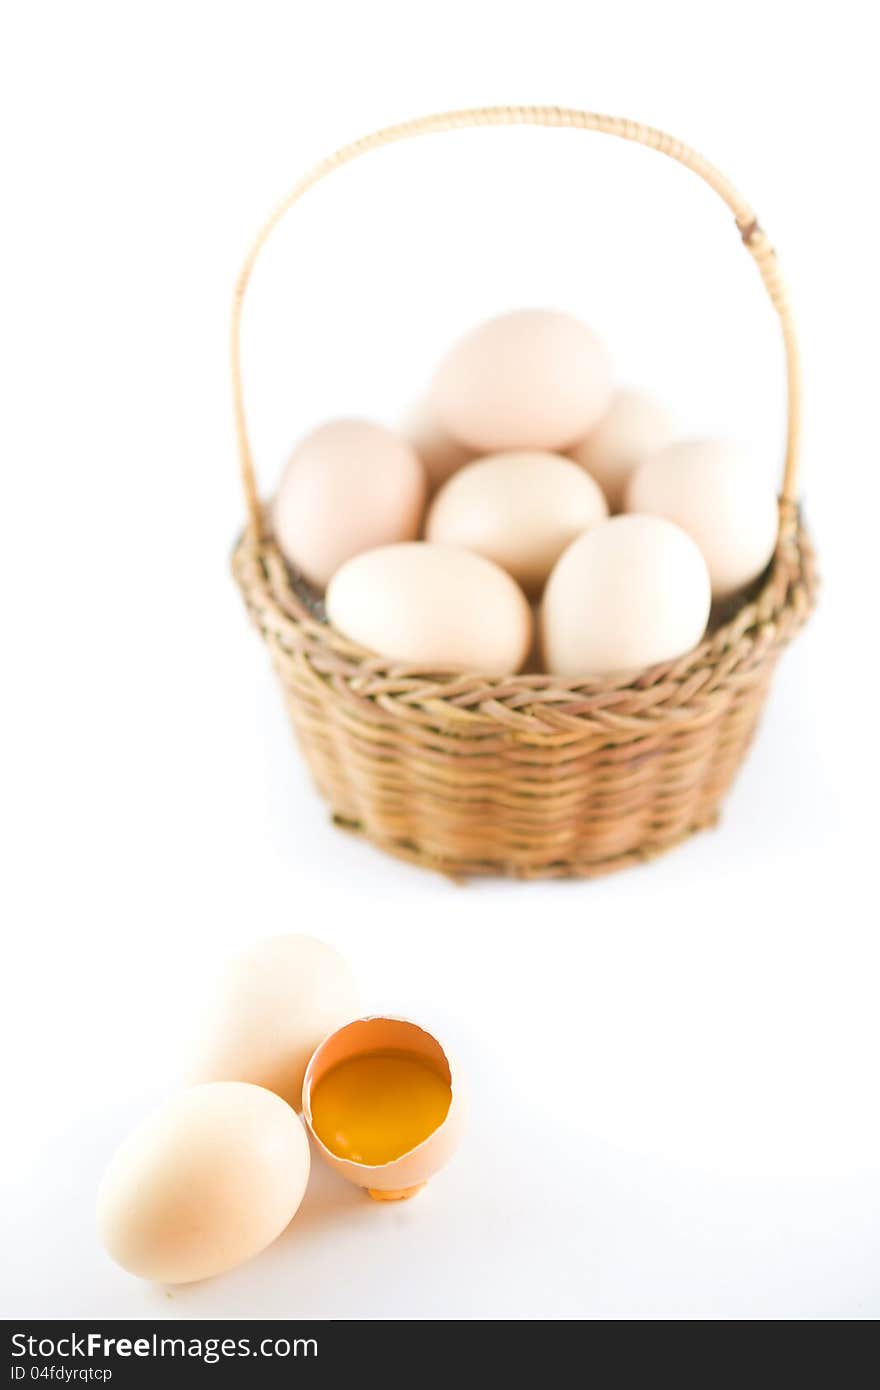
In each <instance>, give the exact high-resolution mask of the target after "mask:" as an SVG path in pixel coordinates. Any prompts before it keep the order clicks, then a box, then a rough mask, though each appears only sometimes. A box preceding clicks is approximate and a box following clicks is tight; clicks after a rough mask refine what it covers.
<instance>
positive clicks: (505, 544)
mask: <svg viewBox="0 0 880 1390" xmlns="http://www.w3.org/2000/svg"><path fill="white" fill-rule="evenodd" d="M607 515H608V507H607V505H606V503H605V498H604V496H603V494H602V491H601V489H600V488H599V487H598V486H597V484H596V483H594V482H593V480H592V478H589V477H588V476H587V474H586V473H585V472H584V471H583V469H581V468H579V467H578V466H577V464H576V463H573V462H572V461H571V459H567V458H563V457H562V456H561V455H560V454H549V453H538V452H534V453H511V454H495V455H493V456H490V457H489V458H484V459H478V460H477V461H476V462H475V463H470V464H468V465H467V466H466V467H465V468H462V469H461V470H460V471H459V472H458V473H456V474H455V476H454V477H452V478H450V480H449V482H447V483H446V484H445V486H444V487H442V488H441V490H440V492H439V493H438V494H437V496H436V497H435V499H434V501H433V503H432V504H431V509H430V511H429V512H428V519H427V522H426V526H425V535H426V536H427V539H428V540H429V541H436V542H437V544H439V545H451V546H456V547H461V548H463V549H466V550H473V551H476V552H477V553H478V554H480V555H485V556H486V558H487V559H488V560H494V561H495V563H496V564H498V565H500V566H501V567H502V569H505V570H507V572H508V574H511V575H513V577H514V579H515V580H516V581H517V583H519V584H521V585H522V587H523V588H524V589H525V591H526V593H527V594H532V595H534V594H538V593H540V591H541V589H542V588H543V586H544V582H545V580H546V578H547V576H548V574H549V573H550V571H551V569H552V568H553V566H554V564H555V563H556V561H557V560H558V558H559V556H560V555H561V554H562V552H563V550H564V549H565V547H566V546H567V545H568V544H569V543H570V542H571V541H573V540H574V538H575V536H578V535H580V534H581V532H582V531H586V530H588V529H589V527H591V526H595V525H596V523H597V522H599V521H602V520H603V519H604V518H605V517H606V516H607Z"/></svg>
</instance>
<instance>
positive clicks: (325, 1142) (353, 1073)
mask: <svg viewBox="0 0 880 1390" xmlns="http://www.w3.org/2000/svg"><path fill="white" fill-rule="evenodd" d="M303 1119H304V1120H305V1123H306V1125H307V1127H308V1130H309V1133H310V1134H311V1136H312V1138H313V1140H314V1142H315V1146H316V1149H317V1152H318V1154H319V1155H320V1156H321V1158H323V1160H324V1161H325V1163H328V1164H329V1165H330V1166H331V1167H332V1168H335V1169H336V1171H337V1172H338V1173H341V1174H342V1176H343V1177H344V1178H347V1179H348V1181H349V1182H352V1183H355V1184H356V1186H358V1187H364V1188H366V1189H367V1190H368V1192H369V1193H370V1196H371V1197H375V1198H376V1199H377V1200H379V1201H391V1200H396V1199H399V1198H403V1197H412V1196H414V1195H415V1193H416V1192H418V1191H419V1190H420V1189H421V1188H422V1187H423V1186H424V1185H425V1183H426V1182H427V1181H428V1180H429V1178H432V1177H433V1176H434V1174H435V1173H438V1172H439V1171H440V1169H441V1168H443V1167H445V1165H446V1164H447V1163H448V1162H449V1160H450V1158H451V1157H452V1155H453V1153H454V1152H455V1150H456V1148H457V1147H458V1144H459V1141H460V1139H461V1134H462V1129H463V1124H464V1102H463V1098H462V1090H461V1079H460V1076H459V1075H458V1070H457V1068H456V1066H455V1064H454V1063H453V1062H452V1060H451V1059H450V1058H449V1056H448V1054H447V1053H446V1052H445V1051H444V1049H443V1048H442V1047H441V1046H440V1043H439V1042H438V1041H437V1039H436V1038H435V1037H433V1036H432V1035H431V1034H430V1033H428V1032H426V1031H425V1030H424V1029H423V1028H419V1027H418V1026H417V1025H416V1024H414V1023H410V1022H408V1021H406V1020H405V1019H400V1018H362V1019H357V1020H356V1021H355V1022H353V1023H349V1024H348V1025H347V1026H346V1027H345V1028H341V1029H339V1031H338V1032H336V1033H334V1034H333V1035H332V1037H329V1038H327V1039H326V1041H325V1042H323V1043H322V1044H321V1046H320V1047H319V1048H318V1050H317V1051H316V1053H315V1055H314V1057H313V1058H312V1060H311V1062H310V1063H309V1066H308V1070H307V1071H306V1076H305V1082H304V1085H303Z"/></svg>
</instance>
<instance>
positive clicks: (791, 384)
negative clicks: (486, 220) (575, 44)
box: [231, 106, 801, 540]
mask: <svg viewBox="0 0 880 1390" xmlns="http://www.w3.org/2000/svg"><path fill="white" fill-rule="evenodd" d="M506 125H534V126H561V127H565V128H569V129H570V128H574V129H577V130H591V131H597V132H599V133H601V134H603V135H615V136H617V137H618V138H620V139H622V140H633V141H635V142H636V143H637V144H640V145H647V146H648V148H650V149H653V150H659V152H660V153H661V154H665V155H667V156H668V157H669V158H670V159H675V160H677V161H678V163H679V164H683V165H684V166H685V168H687V169H691V170H692V171H693V172H694V173H695V174H697V175H699V177H700V178H701V179H703V180H704V181H705V182H706V183H707V184H708V185H709V187H710V188H712V189H714V190H715V192H716V193H717V194H718V196H719V198H721V199H723V201H724V202H725V203H726V204H727V206H728V207H729V208H730V210H731V212H732V213H733V215H734V218H735V219H736V225H737V227H738V228H739V231H740V235H741V237H742V239H743V242H744V243H745V245H746V247H747V248H748V250H749V252H750V253H751V255H752V258H753V260H754V261H755V264H756V265H757V267H758V271H759V273H760V276H761V279H762V281H763V283H764V288H765V289H766V291H767V294H768V297H769V299H770V302H771V304H772V305H773V307H774V309H775V310H776V313H777V314H778V316H779V321H780V325H781V328H782V339H783V344H784V347H785V361H786V374H787V384H788V434H787V442H786V450H785V469H784V473H783V479H782V491H781V495H780V535H783V534H787V533H788V532H789V531H790V529H791V527H792V526H793V524H794V520H795V512H796V504H797V468H798V450H799V444H800V395H801V393H800V366H799V359H798V350H797V342H796V339H795V333H794V326H793V323H792V318H791V312H790V310H789V305H788V298H787V295H786V291H785V286H784V284H783V282H782V279H781V277H780V274H779V269H778V266H777V260H776V252H775V251H774V250H773V247H772V246H771V245H770V242H769V241H768V239H767V235H766V233H765V232H764V231H763V229H762V228H761V226H760V225H759V223H758V220H757V218H756V216H755V214H754V212H753V211H752V208H751V207H750V205H749V204H748V203H747V202H746V201H745V199H744V198H743V197H742V196H741V194H740V193H738V192H737V190H736V189H735V188H734V187H733V185H732V184H731V183H729V182H728V180H727V179H726V178H725V177H724V175H723V174H722V173H720V171H719V170H718V169H716V168H715V167H714V165H712V164H710V163H709V162H708V161H707V160H705V159H704V158H703V156H702V155H700V154H697V152H696V150H692V149H690V148H689V146H687V145H684V144H682V143H681V141H679V140H676V139H674V138H673V137H672V136H671V135H666V134H664V132H663V131H661V130H654V129H653V128H652V127H650V126H645V125H640V124H639V123H638V122H637V121H628V120H624V119H622V118H621V117H619V116H601V115H598V114H596V113H595V112H592V111H577V110H570V109H566V108H565V107H559V106H487V107H476V108H473V109H470V110H462V111H446V112H442V113H440V114H438V115H435V116H421V117H419V118H417V119H416V120H412V121H404V122H402V123H400V124H399V125H391V126H385V127H384V129H382V130H376V131H374V132H373V133H372V134H371V135H366V136H364V137H363V138H362V139H361V140H355V141H353V142H352V143H351V144H349V145H343V146H342V147H341V149H338V150H336V151H335V153H334V154H331V155H329V156H328V157H327V158H326V159H323V160H322V161H321V162H320V163H319V164H316V165H314V167H313V168H312V169H311V170H310V171H309V172H308V173H307V174H305V175H304V177H303V178H301V179H300V181H299V183H297V184H296V185H295V187H294V188H293V189H292V190H291V192H290V193H289V194H288V195H287V197H286V198H284V199H283V201H282V202H281V203H279V204H278V206H277V208H276V209H275V211H274V212H273V213H272V215H271V216H270V217H269V219H268V221H267V222H265V224H264V225H263V227H262V228H261V230H260V232H259V233H258V235H257V237H256V240H255V241H254V243H253V246H252V247H251V249H250V252H249V254H248V256H247V259H246V260H245V263H244V265H243V266H242V269H241V272H240V273H239V277H238V280H237V281H236V285H235V294H234V297H233V304H232V323H231V358H232V363H231V365H232V397H233V406H234V412H235V428H236V434H237V438H238V449H239V458H240V465H241V478H242V483H243V486H244V495H245V501H246V503H247V510H248V534H249V535H250V536H251V537H252V538H253V539H254V540H256V539H258V538H259V536H260V535H261V533H262V529H263V513H262V505H261V503H260V498H259V495H258V492H257V484H256V478H255V475H254V462H253V455H252V452H251V445H250V439H249V437H248V430H247V420H246V416H245V408H244V393H243V389H242V380H241V319H242V308H243V304H244V297H245V292H246V290H247V287H248V284H249V282H250V278H251V273H252V271H253V268H254V265H255V263H256V261H257V258H258V256H259V254H260V252H261V251H262V249H263V247H264V245H265V244H266V242H267V240H268V239H269V237H270V235H271V234H272V232H273V231H274V230H275V228H276V227H277V225H278V223H279V222H280V221H281V219H282V218H283V217H284V215H285V213H286V212H287V211H288V210H289V209H290V208H291V207H293V205H294V203H297V202H298V201H299V200H300V198H302V196H303V194H305V193H307V192H308V191H309V189H310V188H312V187H314V185H315V184H316V183H318V182H320V180H321V179H323V178H325V177H326V176H327V175H328V174H331V173H332V172H333V170H334V169H339V168H340V167H341V166H342V165H343V164H348V163H350V162H351V160H353V159H358V158H359V157H360V156H361V155H363V154H368V153H369V152H370V151H371V150H378V149H381V147H382V146H383V145H393V144H396V143H397V142H398V141H399V140H408V139H410V137H412V136H416V135H434V134H438V133H440V132H442V131H447V130H459V129H463V128H467V127H472V126H506Z"/></svg>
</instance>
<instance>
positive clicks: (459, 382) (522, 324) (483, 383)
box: [429, 309, 611, 454]
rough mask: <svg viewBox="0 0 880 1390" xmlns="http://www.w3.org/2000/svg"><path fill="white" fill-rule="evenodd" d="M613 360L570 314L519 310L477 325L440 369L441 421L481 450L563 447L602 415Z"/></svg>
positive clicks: (435, 395) (434, 398)
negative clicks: (611, 360)
mask: <svg viewBox="0 0 880 1390" xmlns="http://www.w3.org/2000/svg"><path fill="white" fill-rule="evenodd" d="M610 398H611V367H610V363H609V360H608V356H607V353H606V352H605V349H604V347H603V346H602V344H601V343H600V342H599V340H598V338H597V337H596V336H595V334H594V333H592V332H591V330H590V329H589V328H587V327H586V325H585V324H583V323H581V322H580V320H579V319H576V318H574V317H573V315H571V314H564V313H560V312H558V311H557V310H553V309H520V310H517V311H516V312H514V313H510V314H502V315H501V316H500V317H498V318H493V319H489V320H488V321H487V322H485V323H482V324H480V325H478V327H476V328H474V329H472V330H471V332H470V333H468V334H467V335H466V336H465V337H464V338H461V339H460V340H459V342H458V343H456V345H455V346H454V347H453V348H452V350H451V351H450V352H449V353H448V354H447V356H446V357H445V358H444V360H443V361H442V362H441V363H440V366H439V367H438V368H437V371H436V372H435V374H434V379H433V382H432V384H431V389H430V395H429V404H430V409H431V411H432V412H433V414H434V417H435V418H436V420H437V421H438V422H439V424H440V426H441V427H442V428H443V429H444V430H445V431H446V432H447V433H448V434H450V435H452V437H453V439H457V440H458V441H459V442H460V443H461V444H464V445H466V446H468V447H469V448H471V449H473V451H474V452H475V453H478V454H496V453H502V452H507V451H508V450H511V449H549V450H562V449H565V448H566V447H567V446H569V445H571V444H574V443H576V441H577V440H579V439H582V438H583V437H584V435H586V434H587V433H588V432H589V431H590V430H591V429H592V428H593V426H594V425H595V424H597V423H598V421H599V420H600V419H601V417H602V415H603V414H604V412H605V410H606V409H607V407H608V403H609V400H610Z"/></svg>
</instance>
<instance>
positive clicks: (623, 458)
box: [568, 390, 673, 512]
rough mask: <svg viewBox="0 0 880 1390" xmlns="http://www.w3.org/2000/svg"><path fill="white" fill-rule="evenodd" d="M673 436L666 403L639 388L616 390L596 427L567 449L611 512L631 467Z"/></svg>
mask: <svg viewBox="0 0 880 1390" xmlns="http://www.w3.org/2000/svg"><path fill="white" fill-rule="evenodd" d="M672 436H673V423H672V417H671V415H670V414H669V412H668V411H667V410H666V407H665V406H663V405H661V404H660V402H659V401H656V400H654V398H653V396H647V395H645V393H644V392H642V391H630V390H619V391H615V392H614V395H613V396H612V398H611V404H610V405H609V407H608V409H607V411H606V412H605V414H604V415H603V416H602V419H601V420H600V421H599V423H598V424H597V425H596V426H595V428H594V429H592V430H591V431H590V433H589V434H588V435H587V437H586V438H585V439H582V440H581V441H580V443H579V444H576V445H575V446H574V448H573V449H569V451H568V452H569V457H570V458H573V459H574V461H575V463H579V464H580V465H581V467H582V468H585V469H586V470H587V472H588V473H589V475H590V477H591V478H595V480H596V482H597V483H598V484H599V486H600V488H601V489H602V491H603V492H604V494H605V497H606V498H607V501H608V506H609V507H610V509H611V511H613V512H619V511H621V510H622V508H623V505H624V492H625V489H626V483H627V479H628V478H629V475H630V473H631V472H632V470H633V468H634V467H635V466H636V464H637V463H638V462H639V460H640V458H642V456H643V455H645V454H647V453H650V452H652V451H654V450H655V449H660V448H662V446H663V445H664V444H668V443H669V441H670V440H671V439H672Z"/></svg>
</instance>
